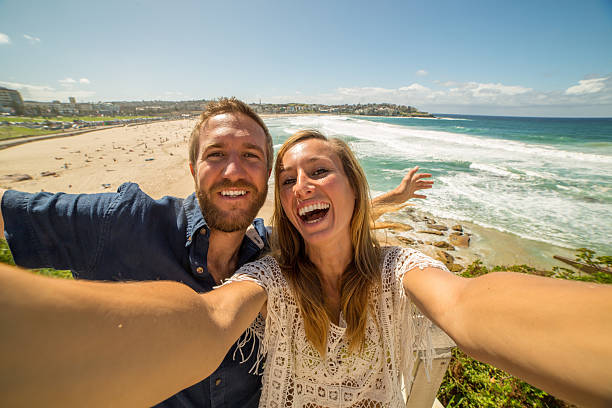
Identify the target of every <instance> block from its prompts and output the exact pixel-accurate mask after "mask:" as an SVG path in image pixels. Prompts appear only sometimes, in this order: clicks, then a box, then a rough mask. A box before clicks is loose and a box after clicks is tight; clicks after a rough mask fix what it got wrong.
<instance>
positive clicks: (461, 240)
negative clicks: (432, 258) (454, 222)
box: [448, 234, 470, 248]
mask: <svg viewBox="0 0 612 408" xmlns="http://www.w3.org/2000/svg"><path fill="white" fill-rule="evenodd" d="M448 241H449V242H450V243H451V245H454V246H458V247H460V248H467V247H469V246H470V237H468V236H467V235H455V234H451V235H449V237H448Z"/></svg>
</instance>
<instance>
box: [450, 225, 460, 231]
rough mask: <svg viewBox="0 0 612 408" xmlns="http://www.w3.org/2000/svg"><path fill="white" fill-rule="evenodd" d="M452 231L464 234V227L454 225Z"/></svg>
mask: <svg viewBox="0 0 612 408" xmlns="http://www.w3.org/2000/svg"><path fill="white" fill-rule="evenodd" d="M451 229H452V230H453V231H459V232H463V227H462V226H461V225H459V224H457V225H453V226H452V227H451Z"/></svg>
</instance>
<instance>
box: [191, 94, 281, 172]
mask: <svg viewBox="0 0 612 408" xmlns="http://www.w3.org/2000/svg"><path fill="white" fill-rule="evenodd" d="M224 113H242V114H243V115H246V116H248V117H249V118H251V119H253V120H254V121H255V122H257V124H258V125H259V126H261V128H262V129H263V131H264V133H265V134H266V160H267V163H268V171H270V170H271V169H272V162H273V161H274V149H273V147H272V136H270V131H268V127H267V126H266V124H265V123H264V122H263V120H262V119H261V118H260V117H259V115H258V114H257V113H255V111H254V110H253V109H252V108H251V107H250V106H249V105H247V104H246V103H244V102H242V101H241V100H239V99H236V98H234V97H233V96H232V97H231V98H221V99H219V100H218V101H212V102H209V103H208V104H207V105H206V108H205V109H204V112H202V114H201V115H200V119H199V120H198V123H196V125H195V127H194V128H193V130H192V131H191V139H190V141H189V162H190V163H191V164H192V165H193V166H195V163H196V160H197V159H198V154H199V153H200V133H201V132H202V128H204V126H205V125H206V122H207V121H208V119H210V118H212V117H213V116H217V115H222V114H224Z"/></svg>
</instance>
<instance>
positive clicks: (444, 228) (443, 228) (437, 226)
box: [428, 224, 448, 231]
mask: <svg viewBox="0 0 612 408" xmlns="http://www.w3.org/2000/svg"><path fill="white" fill-rule="evenodd" d="M428 227H429V228H432V229H435V230H438V231H448V227H447V226H446V225H441V224H431V225H428Z"/></svg>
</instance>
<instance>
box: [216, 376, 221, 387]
mask: <svg viewBox="0 0 612 408" xmlns="http://www.w3.org/2000/svg"><path fill="white" fill-rule="evenodd" d="M219 384H221V379H220V378H217V379H216V380H215V385H216V386H219Z"/></svg>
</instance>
